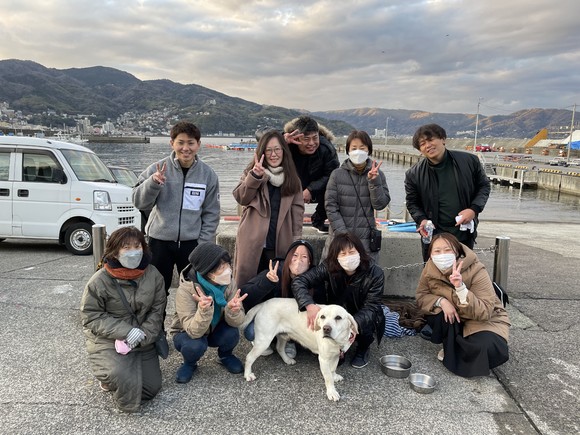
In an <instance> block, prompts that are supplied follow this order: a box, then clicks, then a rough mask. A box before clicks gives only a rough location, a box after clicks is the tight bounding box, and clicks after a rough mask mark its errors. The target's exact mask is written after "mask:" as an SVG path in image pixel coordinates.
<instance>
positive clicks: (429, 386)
mask: <svg viewBox="0 0 580 435" xmlns="http://www.w3.org/2000/svg"><path fill="white" fill-rule="evenodd" d="M409 383H410V384H411V388H412V389H413V390H415V391H416V392H417V393H422V394H429V393H432V392H433V391H434V390H435V379H433V378H432V377H431V376H429V375H425V374H423V373H413V374H412V375H411V376H410V377H409Z"/></svg>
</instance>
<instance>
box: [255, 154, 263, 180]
mask: <svg viewBox="0 0 580 435" xmlns="http://www.w3.org/2000/svg"><path fill="white" fill-rule="evenodd" d="M263 163H264V154H262V157H260V160H258V154H257V153H254V167H253V168H252V172H253V173H254V174H255V175H256V177H258V178H262V176H263V175H264V166H263Z"/></svg>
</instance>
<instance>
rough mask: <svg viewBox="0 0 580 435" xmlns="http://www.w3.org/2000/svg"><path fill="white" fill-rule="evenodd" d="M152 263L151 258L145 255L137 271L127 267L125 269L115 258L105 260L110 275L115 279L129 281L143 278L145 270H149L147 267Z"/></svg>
mask: <svg viewBox="0 0 580 435" xmlns="http://www.w3.org/2000/svg"><path fill="white" fill-rule="evenodd" d="M150 262H151V257H150V256H149V255H146V254H145V253H143V259H142V260H141V263H139V266H137V268H136V269H128V268H126V267H123V265H122V264H121V263H119V260H117V259H115V258H105V259H104V263H105V264H104V267H105V270H106V271H107V272H109V275H111V276H112V277H113V278H117V279H125V280H127V281H129V280H134V279H137V278H141V277H142V276H143V274H144V273H145V269H146V268H147V266H149V263H150Z"/></svg>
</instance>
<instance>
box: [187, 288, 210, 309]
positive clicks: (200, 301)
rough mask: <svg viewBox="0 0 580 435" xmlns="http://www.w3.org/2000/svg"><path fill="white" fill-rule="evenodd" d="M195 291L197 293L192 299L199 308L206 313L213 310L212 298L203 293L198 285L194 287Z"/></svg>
mask: <svg viewBox="0 0 580 435" xmlns="http://www.w3.org/2000/svg"><path fill="white" fill-rule="evenodd" d="M193 289H194V290H195V293H194V294H193V295H192V297H193V300H194V301H195V302H197V306H198V307H199V309H200V310H202V311H205V310H207V309H209V308H211V306H212V305H213V299H212V297H211V296H208V295H206V294H205V293H204V292H203V290H202V289H201V288H200V287H199V286H197V285H194V286H193Z"/></svg>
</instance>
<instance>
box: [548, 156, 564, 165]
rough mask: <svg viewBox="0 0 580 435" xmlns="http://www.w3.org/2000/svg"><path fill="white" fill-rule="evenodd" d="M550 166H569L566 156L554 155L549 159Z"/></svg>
mask: <svg viewBox="0 0 580 435" xmlns="http://www.w3.org/2000/svg"><path fill="white" fill-rule="evenodd" d="M548 164H549V165H550V166H568V163H567V162H566V157H554V158H553V159H552V160H550V161H548Z"/></svg>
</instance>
